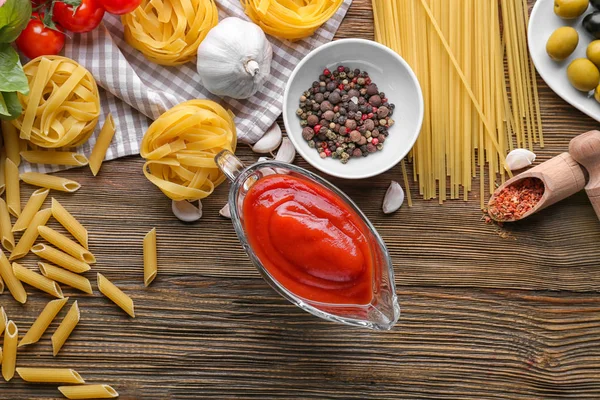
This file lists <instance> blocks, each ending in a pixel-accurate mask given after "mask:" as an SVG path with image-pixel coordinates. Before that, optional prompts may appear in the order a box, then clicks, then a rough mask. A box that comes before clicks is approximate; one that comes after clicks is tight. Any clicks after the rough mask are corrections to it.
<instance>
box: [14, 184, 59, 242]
mask: <svg viewBox="0 0 600 400" xmlns="http://www.w3.org/2000/svg"><path fill="white" fill-rule="evenodd" d="M48 193H50V189H37V190H36V191H34V192H33V193H32V194H31V197H29V200H28V201H27V204H26V205H25V208H23V211H21V215H19V218H17V222H15V224H14V225H13V227H12V231H13V232H20V231H24V230H25V229H27V227H28V226H29V223H30V222H31V220H32V219H33V217H34V216H35V213H37V212H38V211H40V208H42V204H44V200H46V197H48Z"/></svg>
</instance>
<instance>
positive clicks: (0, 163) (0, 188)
mask: <svg viewBox="0 0 600 400" xmlns="http://www.w3.org/2000/svg"><path fill="white" fill-rule="evenodd" d="M5 166H6V150H5V149H4V148H3V149H2V151H0V195H1V194H2V193H4V190H5V189H6V180H5V179H4V168H5Z"/></svg>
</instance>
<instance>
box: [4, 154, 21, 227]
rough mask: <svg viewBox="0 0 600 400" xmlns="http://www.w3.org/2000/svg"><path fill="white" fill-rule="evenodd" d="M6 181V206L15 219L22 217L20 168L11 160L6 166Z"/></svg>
mask: <svg viewBox="0 0 600 400" xmlns="http://www.w3.org/2000/svg"><path fill="white" fill-rule="evenodd" d="M4 180H5V182H6V204H7V205H8V211H9V212H10V213H11V214H12V215H14V216H15V217H17V218H18V217H19V215H21V184H20V183H19V167H17V166H16V165H15V163H14V162H12V160H11V159H10V158H7V159H6V163H5V165H4Z"/></svg>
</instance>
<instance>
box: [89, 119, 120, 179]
mask: <svg viewBox="0 0 600 400" xmlns="http://www.w3.org/2000/svg"><path fill="white" fill-rule="evenodd" d="M115 132H116V130H115V122H114V120H113V116H112V114H110V113H109V114H108V115H107V116H106V120H105V121H104V125H103V126H102V130H101V131H100V134H99V135H98V139H96V144H95V145H94V148H93V149H92V154H91V155H90V160H89V161H90V169H91V170H92V174H94V176H96V175H98V171H100V167H101V166H102V161H104V157H106V150H108V146H110V142H112V139H113V136H115Z"/></svg>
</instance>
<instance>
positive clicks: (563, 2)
mask: <svg viewBox="0 0 600 400" xmlns="http://www.w3.org/2000/svg"><path fill="white" fill-rule="evenodd" d="M589 5H590V0H554V13H555V14H556V15H558V16H559V17H561V18H564V19H574V18H577V17H579V16H580V15H582V14H583V13H584V12H585V10H587V9H588V6H589Z"/></svg>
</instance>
